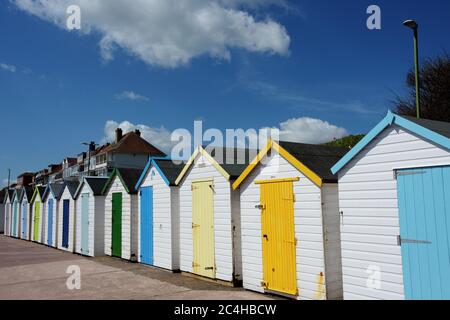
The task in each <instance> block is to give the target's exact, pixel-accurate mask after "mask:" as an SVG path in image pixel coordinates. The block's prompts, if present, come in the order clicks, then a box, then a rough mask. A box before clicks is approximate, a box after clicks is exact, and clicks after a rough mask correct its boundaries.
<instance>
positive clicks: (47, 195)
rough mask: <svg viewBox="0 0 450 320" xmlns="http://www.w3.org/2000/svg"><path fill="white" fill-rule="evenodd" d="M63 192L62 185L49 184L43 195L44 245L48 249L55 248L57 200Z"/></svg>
mask: <svg viewBox="0 0 450 320" xmlns="http://www.w3.org/2000/svg"><path fill="white" fill-rule="evenodd" d="M63 190H64V184H63V183H49V184H48V185H47V188H46V189H45V192H44V195H43V199H42V200H43V203H44V212H43V215H45V223H44V240H43V241H44V243H45V244H46V245H48V246H49V247H55V248H56V246H57V241H58V232H57V231H58V212H59V200H60V198H61V195H62V192H63Z"/></svg>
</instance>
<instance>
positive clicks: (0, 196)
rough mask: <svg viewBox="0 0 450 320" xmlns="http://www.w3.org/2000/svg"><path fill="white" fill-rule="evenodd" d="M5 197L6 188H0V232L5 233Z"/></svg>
mask: <svg viewBox="0 0 450 320" xmlns="http://www.w3.org/2000/svg"><path fill="white" fill-rule="evenodd" d="M5 198H6V189H2V190H0V234H1V233H5Z"/></svg>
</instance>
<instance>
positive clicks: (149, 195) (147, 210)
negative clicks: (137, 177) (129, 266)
mask: <svg viewBox="0 0 450 320" xmlns="http://www.w3.org/2000/svg"><path fill="white" fill-rule="evenodd" d="M141 262H142V263H144V264H149V265H153V188H152V187H145V188H142V189H141Z"/></svg>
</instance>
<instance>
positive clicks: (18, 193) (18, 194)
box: [14, 188, 23, 201]
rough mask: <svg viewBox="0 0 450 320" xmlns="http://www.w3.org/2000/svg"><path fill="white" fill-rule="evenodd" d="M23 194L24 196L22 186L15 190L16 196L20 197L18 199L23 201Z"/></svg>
mask: <svg viewBox="0 0 450 320" xmlns="http://www.w3.org/2000/svg"><path fill="white" fill-rule="evenodd" d="M22 196H23V192H22V188H20V189H15V190H14V197H15V198H17V199H18V200H17V201H22Z"/></svg>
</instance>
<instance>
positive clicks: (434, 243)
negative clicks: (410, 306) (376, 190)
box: [397, 166, 450, 300]
mask: <svg viewBox="0 0 450 320" xmlns="http://www.w3.org/2000/svg"><path fill="white" fill-rule="evenodd" d="M397 190H398V205H399V215H400V237H399V244H400V245H401V251H402V260H403V281H404V289H405V298H406V299H409V300H430V299H431V300H440V299H445V300H448V299H450V251H449V248H450V234H449V231H450V167H447V166H446V167H435V168H419V169H408V170H399V171H397Z"/></svg>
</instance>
